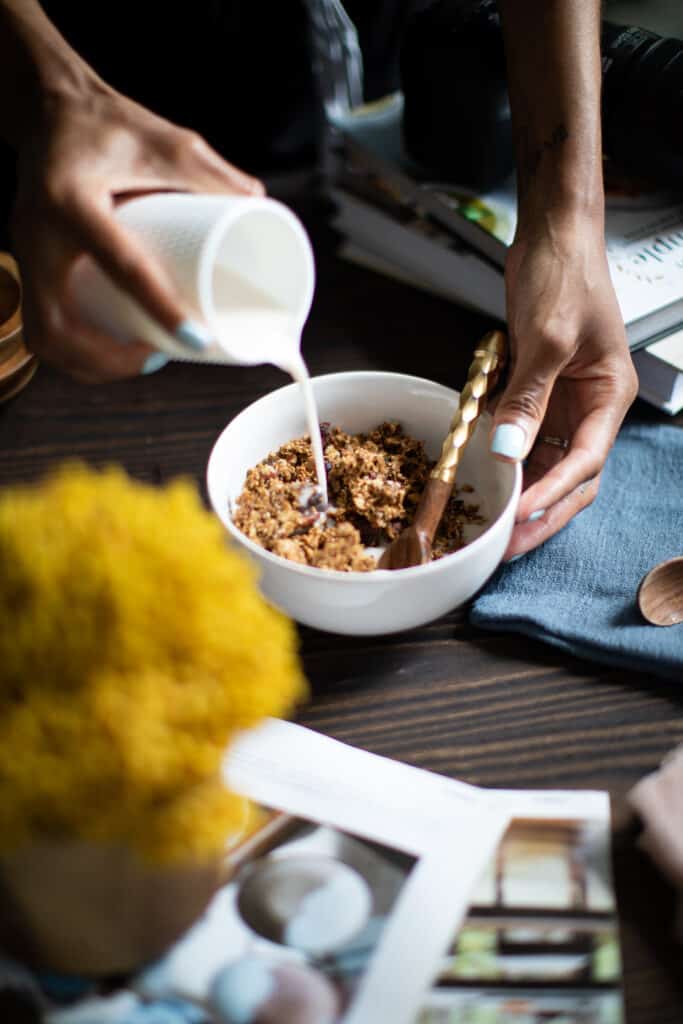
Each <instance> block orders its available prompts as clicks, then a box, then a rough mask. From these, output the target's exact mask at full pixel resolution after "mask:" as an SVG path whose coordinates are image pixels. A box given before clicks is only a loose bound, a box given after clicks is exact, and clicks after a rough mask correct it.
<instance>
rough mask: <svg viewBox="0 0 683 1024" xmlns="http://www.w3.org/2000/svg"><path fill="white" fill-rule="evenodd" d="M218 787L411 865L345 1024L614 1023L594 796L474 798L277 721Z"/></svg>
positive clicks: (602, 822)
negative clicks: (549, 1021)
mask: <svg viewBox="0 0 683 1024" xmlns="http://www.w3.org/2000/svg"><path fill="white" fill-rule="evenodd" d="M225 777H226V781H227V782H228V783H229V785H230V786H231V787H232V788H234V789H236V790H238V791H241V792H244V793H245V794H247V795H249V796H251V797H252V798H253V799H257V800H259V801H265V802H267V803H269V804H270V805H271V806H277V807H280V808H283V809H287V810H288V812H289V813H290V814H297V815H303V817H304V818H305V819H307V820H308V821H309V822H311V821H317V822H318V823H319V826H320V827H325V828H327V829H334V830H335V831H336V832H337V834H340V833H343V834H344V835H345V836H346V840H345V841H346V842H348V841H349V838H352V839H353V841H354V842H360V843H369V844H371V845H372V847H373V849H375V850H376V849H379V848H381V849H382V851H383V855H384V856H386V857H388V858H389V859H390V860H391V859H392V858H393V861H394V863H396V857H397V851H400V852H401V855H402V856H403V857H408V858H411V857H412V858H414V859H413V860H407V861H406V860H404V861H403V867H404V870H405V871H406V877H405V882H404V885H403V887H402V889H401V891H400V892H399V893H397V895H396V899H395V901H394V902H393V903H392V906H391V912H390V913H389V914H388V915H386V916H385V917H384V923H383V926H382V930H381V933H380V934H378V935H377V934H376V935H374V936H373V941H374V945H373V948H372V950H371V951H368V950H367V948H366V954H365V955H364V956H363V957H361V958H360V960H361V962H362V963H360V965H359V962H358V961H356V964H355V966H356V967H357V968H358V967H359V966H360V973H359V976H358V977H357V978H355V979H354V980H353V981H352V982H350V980H349V979H348V978H347V979H346V983H345V988H344V998H345V1000H346V1004H345V1015H344V1016H343V1017H342V1018H341V1020H343V1021H344V1022H345V1024H363V1022H367V1024H382V1022H384V1021H386V1022H387V1024H389V1022H391V1024H397V1022H403V1021H405V1022H406V1024H480V1022H481V1024H513V1022H514V1024H532V1022H533V1024H536V1022H537V1021H541V1020H543V1021H545V1020H552V1021H553V1022H555V1021H557V1022H558V1024H585V1022H586V1021H591V1024H621V1022H622V1021H623V1008H622V999H621V991H620V967H619V950H618V937H617V921H616V911H615V905H614V896H613V887H612V881H611V875H610V864H609V799H608V797H607V794H605V793H602V792H594V791H585V792H584V791H575V792H571V791H552V790H549V791H515V790H509V791H508V790H484V789H480V788H478V787H474V786H469V785H467V784H466V783H462V782H458V781H456V780H452V779H448V778H446V777H443V776H440V775H437V774H434V773H431V772H428V771H425V770H423V769H418V768H414V767H411V766H409V765H405V764H402V763H400V762H396V761H392V760H389V759H387V758H383V757H379V756H378V755H375V754H371V753H368V752H366V751H363V750H359V749H357V748H354V747H350V746H348V745H346V744H343V743H340V742H339V741H336V740H333V739H330V738H328V737H326V736H323V735H320V734H318V733H315V732H312V731H311V730H308V729H304V728H302V727H300V726H296V725H293V724H291V723H287V722H281V721H271V722H267V723H265V725H263V726H261V727H259V728H258V729H256V730H253V731H252V732H250V733H247V734H245V735H244V736H243V737H242V738H241V739H239V740H238V741H237V743H236V744H234V746H233V747H232V748H231V750H230V752H229V754H228V757H227V758H226V762H225ZM322 823H325V824H324V826H323V824H322ZM377 844H380V845H379V846H378V845H377ZM362 941H365V940H362ZM361 944H362V942H361ZM366 945H367V944H366ZM352 948H355V947H353V945H352ZM353 956H354V954H353V953H352V954H351V959H353ZM348 962H349V961H347V964H348Z"/></svg>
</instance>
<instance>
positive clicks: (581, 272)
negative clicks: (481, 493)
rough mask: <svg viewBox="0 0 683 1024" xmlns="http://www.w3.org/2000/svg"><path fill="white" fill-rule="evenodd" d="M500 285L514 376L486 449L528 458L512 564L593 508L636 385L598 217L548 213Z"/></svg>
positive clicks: (511, 256)
mask: <svg viewBox="0 0 683 1024" xmlns="http://www.w3.org/2000/svg"><path fill="white" fill-rule="evenodd" d="M558 222H559V223H558ZM506 286H507V305H508V327H509V332H510V349H511V372H510V376H509V379H508V384H507V387H506V389H505V391H504V393H503V394H502V395H501V397H500V399H499V400H498V403H497V405H496V408H495V415H494V427H493V435H492V450H493V451H494V452H496V453H497V454H498V455H499V456H500V457H503V458H511V459H515V460H516V459H525V460H526V461H525V465H524V488H523V493H522V498H521V500H520V504H519V509H518V512H517V522H516V526H515V528H514V531H513V534H512V538H511V540H510V544H509V547H508V550H507V552H506V557H507V558H511V557H513V556H515V555H519V554H522V553H524V552H526V551H529V550H530V549H531V548H534V547H536V546H537V545H538V544H541V543H542V542H543V541H545V540H547V539H548V537H551V536H552V535H553V534H555V533H557V531H558V530H560V529H561V528H562V527H563V526H564V525H565V524H566V523H567V522H568V521H569V520H570V519H571V518H572V517H573V516H574V515H576V513H577V512H580V511H581V509H583V508H585V507H586V506H587V505H589V504H590V502H592V501H593V499H594V498H595V496H596V494H597V491H598V486H599V482H600V472H601V470H602V467H603V465H604V463H605V459H606V458H607V455H608V453H609V450H610V448H611V446H612V443H613V441H614V438H615V436H616V434H617V431H618V430H619V427H620V425H621V422H622V420H623V418H624V415H625V414H626V411H627V409H628V407H629V406H630V404H631V402H632V401H633V399H634V398H635V395H636V392H637V378H636V373H635V370H634V368H633V363H632V361H631V357H630V353H629V350H628V346H627V343H626V334H625V330H624V325H623V321H622V318H621V314H620V311H619V307H618V305H617V300H616V296H615V294H614V289H613V287H612V282H611V279H610V275H609V269H608V265H607V258H606V255H605V248H604V235H603V228H602V219H601V218H600V217H598V218H596V219H590V218H588V217H585V218H584V217H581V216H576V217H567V218H565V219H564V220H562V219H561V218H555V219H554V221H553V219H552V217H551V216H550V215H547V216H546V217H545V218H543V220H542V223H541V225H540V226H539V225H538V224H537V223H535V225H534V228H533V230H532V231H530V232H528V233H527V234H523V235H518V237H517V239H516V240H515V243H514V244H513V246H512V247H511V249H510V251H509V253H508V260H507V266H506ZM565 444H566V447H563V445H565Z"/></svg>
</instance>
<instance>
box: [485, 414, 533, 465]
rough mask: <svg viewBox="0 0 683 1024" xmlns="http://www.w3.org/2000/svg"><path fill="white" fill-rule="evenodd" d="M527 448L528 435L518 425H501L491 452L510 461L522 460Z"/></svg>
mask: <svg viewBox="0 0 683 1024" xmlns="http://www.w3.org/2000/svg"><path fill="white" fill-rule="evenodd" d="M525 447H526V434H525V433H524V431H523V430H522V428H521V427H518V426H517V424H516V423H500V424H499V425H498V426H497V427H496V429H495V432H494V434H493V440H492V441H491V451H492V452H493V454H494V455H505V456H506V458H508V459H521V458H522V456H523V455H524V449H525Z"/></svg>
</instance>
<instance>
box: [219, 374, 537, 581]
mask: <svg viewBox="0 0 683 1024" xmlns="http://www.w3.org/2000/svg"><path fill="white" fill-rule="evenodd" d="M368 377H373V378H377V377H382V378H385V379H386V378H392V379H394V380H401V381H404V382H412V383H414V384H420V385H424V384H427V385H429V386H430V387H432V388H434V387H436V388H438V389H440V390H442V391H444V392H446V393H447V394H450V395H456V396H458V395H459V392H458V391H456V390H455V388H449V387H448V386H447V385H446V384H439V382H438V381H434V380H429V379H428V378H427V377H415V376H413V375H412V374H409V373H393V372H392V371H385V370H347V371H342V372H340V373H325V374H320V375H319V376H317V377H311V381H324V380H330V379H332V378H334V380H336V381H354V380H359V379H361V378H368ZM298 387H299V384H298V382H297V381H293V382H292V383H291V384H283V385H282V387H280V388H275V390H273V391H268V392H267V393H266V394H265V395H262V396H261V398H257V399H256V401H254V402H250V403H249V405H247V406H246V407H245V408H244V409H242V410H241V411H240V412H238V413H237V415H236V416H233V418H232V419H231V420H229V422H228V423H227V424H226V425H225V427H224V428H223V430H222V431H221V433H220V434H219V435H218V437H217V438H216V440H215V442H214V444H213V447H212V448H211V452H210V454H209V460H208V463H207V468H206V485H207V490H208V493H209V501H210V502H211V506H212V508H213V500H212V493H211V492H212V488H211V466H212V463H213V460H214V458H215V452H216V447H217V445H218V443H219V442H220V440H221V438H222V437H223V435H224V434H225V432H226V431H227V430H229V429H230V427H231V426H232V425H233V424H234V423H236V422H237V420H238V419H239V418H240V417H241V416H243V415H245V414H246V413H247V412H248V411H250V410H252V409H253V407H254V406H255V405H257V404H258V403H259V402H266V401H268V399H270V398H271V396H273V395H276V394H281V393H282V392H284V391H287V390H288V389H294V388H298ZM485 415H488V414H485ZM513 466H514V474H515V479H514V483H513V486H512V492H511V494H510V497H509V498H508V500H507V502H506V503H505V507H504V509H503V512H504V511H505V510H507V509H508V508H509V506H510V505H511V504H513V505H514V506H515V507H516V506H517V503H518V501H519V496H520V493H521V490H522V467H521V464H520V463H519V462H516V463H513ZM214 513H215V514H216V515H217V516H218V518H219V520H220V522H222V523H223V524H224V525H225V526H226V527H227V529H228V530H229V532H230V533H231V534H232V535H233V537H235V539H236V540H237V541H238V542H239V543H240V544H243V545H244V546H245V547H246V548H247V550H248V551H251V552H252V553H253V554H254V556H255V557H256V558H264V559H265V560H266V562H270V563H271V564H272V565H275V566H277V567H279V568H280V569H289V570H291V571H293V572H295V573H298V574H299V575H301V576H308V577H311V578H312V579H317V580H320V579H325V580H335V582H340V583H347V584H348V583H360V582H363V583H367V584H379V583H383V584H386V582H387V580H388V579H389V578H390V577H396V576H397V574H398V575H399V576H400V579H407V578H408V577H410V578H411V579H414V578H415V577H416V576H426V575H427V574H429V573H431V572H435V571H437V572H438V571H440V570H443V568H444V567H445V566H446V565H452V563H453V561H456V560H459V559H462V558H464V556H465V554H466V553H467V554H468V555H469V554H470V553H471V552H472V551H474V552H475V553H476V551H477V549H478V548H480V547H482V546H483V542H484V540H485V539H486V537H487V534H488V532H489V530H491V529H493V527H494V526H495V524H496V523H497V522H498V521H499V519H500V518H501V515H502V513H501V515H499V516H497V518H496V519H494V520H493V522H492V523H491V524H490V525H489V526H487V527H486V529H485V530H484V531H483V532H482V533H480V534H479V536H478V537H475V539H474V540H472V541H470V542H469V544H465V545H464V547H462V548H459V549H458V550H457V551H453V552H451V554H449V555H443V556H442V557H441V558H437V559H436V560H435V561H433V562H427V564H426V565H412V566H409V567H408V568H406V569H371V570H369V571H368V572H359V571H358V570H351V571H349V572H344V571H343V570H341V569H319V568H317V566H314V565H302V564H301V563H300V562H293V561H291V559H289V558H283V556H282V555H276V554H274V553H273V552H272V551H267V550H266V548H264V547H261V545H260V544H257V543H256V542H255V541H253V540H251V538H250V537H247V535H246V534H244V533H242V531H241V530H239V529H238V528H237V527H236V526H235V524H234V523H233V522H232V518H231V517H230V516H226V518H225V519H223V517H222V516H220V515H218V513H217V512H216V510H215V509H214Z"/></svg>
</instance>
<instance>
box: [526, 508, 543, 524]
mask: <svg viewBox="0 0 683 1024" xmlns="http://www.w3.org/2000/svg"><path fill="white" fill-rule="evenodd" d="M545 512H546V510H545V509H544V508H537V509H536V511H535V512H532V513H531V515H530V516H529V518H528V519H527V523H535V522H536V520H537V519H540V518H541V516H544V515H545Z"/></svg>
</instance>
